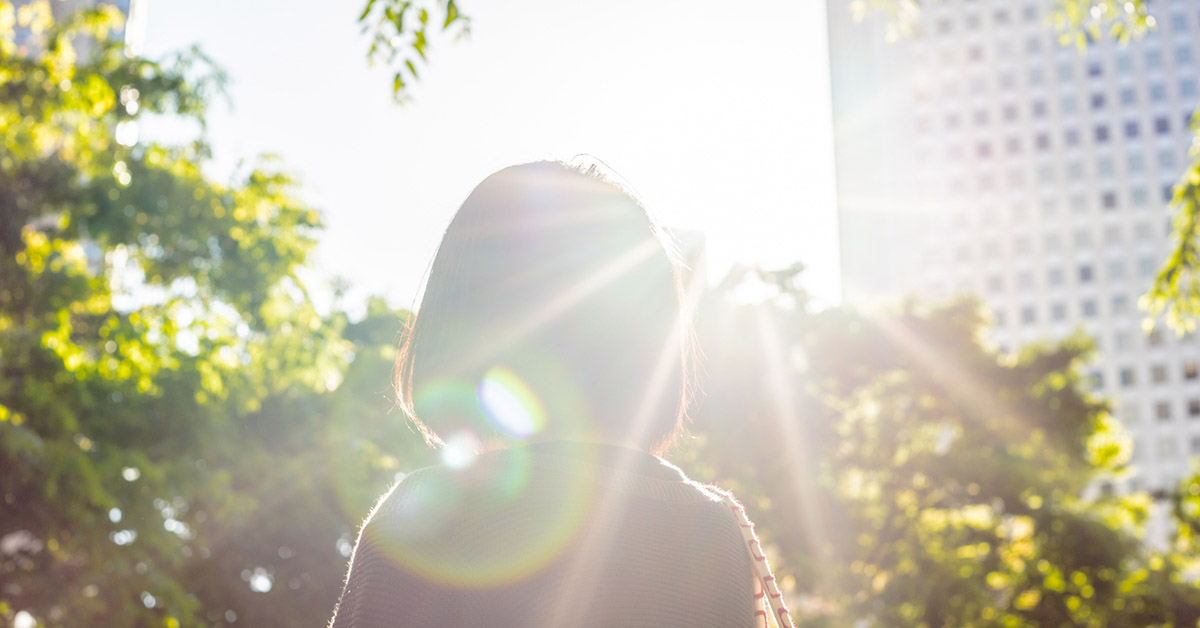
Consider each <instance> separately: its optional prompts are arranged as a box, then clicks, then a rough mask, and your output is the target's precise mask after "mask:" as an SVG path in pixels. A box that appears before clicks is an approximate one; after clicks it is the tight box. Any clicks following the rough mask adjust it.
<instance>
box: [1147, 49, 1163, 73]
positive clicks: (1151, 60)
mask: <svg viewBox="0 0 1200 628" xmlns="http://www.w3.org/2000/svg"><path fill="white" fill-rule="evenodd" d="M1162 64H1163V58H1162V51H1161V50H1147V51H1146V69H1148V70H1155V69H1158V68H1161V67H1162Z"/></svg>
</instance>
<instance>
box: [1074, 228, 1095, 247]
mask: <svg viewBox="0 0 1200 628" xmlns="http://www.w3.org/2000/svg"><path fill="white" fill-rule="evenodd" d="M1091 246H1092V234H1090V233H1088V232H1087V231H1082V230H1080V231H1076V232H1075V248H1079V249H1086V248H1089V247H1091Z"/></svg>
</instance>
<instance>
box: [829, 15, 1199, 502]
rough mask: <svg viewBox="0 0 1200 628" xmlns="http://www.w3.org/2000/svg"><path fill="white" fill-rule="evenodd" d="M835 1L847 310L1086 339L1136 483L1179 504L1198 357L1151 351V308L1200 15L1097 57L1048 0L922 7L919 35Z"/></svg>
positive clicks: (1191, 454)
mask: <svg viewBox="0 0 1200 628" xmlns="http://www.w3.org/2000/svg"><path fill="white" fill-rule="evenodd" d="M849 5H850V3H848V2H846V1H845V0H829V1H828V15H829V17H828V20H829V45H830V63H831V74H832V94H833V116H834V139H835V149H836V168H837V186H838V204H839V220H840V228H841V236H840V237H841V248H842V272H843V293H844V295H845V298H846V300H847V301H849V302H851V303H859V304H861V303H864V302H873V301H880V300H885V301H886V300H894V299H896V298H899V297H900V296H902V295H907V294H914V295H920V296H923V297H925V298H930V299H940V298H944V297H948V296H951V295H953V294H958V293H964V292H967V293H974V294H977V295H979V296H980V297H981V298H982V299H983V301H984V302H985V303H986V304H987V305H988V306H989V307H990V308H991V310H992V312H993V316H994V321H995V328H994V330H993V332H992V339H993V340H994V341H995V342H996V343H997V344H998V345H999V346H1000V347H1002V348H1006V349H1015V348H1016V347H1018V346H1020V345H1022V344H1025V343H1027V342H1030V341H1035V340H1042V339H1056V338H1061V337H1063V336H1065V335H1067V334H1069V333H1071V332H1072V331H1074V330H1076V329H1078V328H1081V327H1082V328H1083V329H1084V330H1086V331H1087V332H1088V333H1089V334H1090V335H1091V336H1093V337H1094V338H1095V340H1096V343H1097V346H1098V348H1099V357H1098V359H1097V361H1096V362H1095V363H1094V364H1093V365H1092V366H1091V369H1092V373H1091V374H1092V378H1093V381H1094V384H1095V385H1096V386H1097V387H1098V388H1099V389H1100V391H1102V392H1103V393H1104V394H1106V395H1108V396H1110V397H1112V398H1113V399H1114V400H1115V406H1114V407H1115V410H1116V414H1117V416H1118V418H1120V419H1121V420H1122V421H1123V422H1124V423H1125V425H1126V426H1127V427H1128V428H1129V430H1130V432H1131V434H1132V436H1133V439H1134V445H1135V451H1134V454H1133V455H1134V464H1135V466H1136V467H1137V472H1136V473H1135V474H1134V475H1132V476H1130V477H1128V478H1123V479H1121V480H1120V481H1117V482H1115V483H1113V484H1105V485H1101V486H1100V489H1101V490H1104V489H1108V488H1112V489H1115V490H1117V491H1122V492H1123V491H1128V490H1139V489H1151V490H1153V489H1159V488H1164V487H1168V486H1173V485H1174V484H1175V482H1176V481H1177V480H1178V479H1179V478H1180V477H1182V476H1183V475H1184V474H1185V473H1187V472H1188V470H1189V458H1195V457H1197V456H1200V341H1197V340H1194V339H1191V338H1183V339H1177V338H1176V337H1175V336H1174V334H1173V333H1171V332H1169V331H1166V330H1162V329H1161V326H1160V329H1158V330H1156V331H1154V332H1152V333H1149V334H1147V333H1144V332H1143V331H1142V327H1141V323H1142V319H1143V317H1144V314H1143V313H1142V312H1140V311H1139V310H1138V306H1137V303H1138V299H1139V297H1140V296H1141V295H1142V294H1143V293H1145V291H1146V290H1147V288H1148V287H1149V286H1150V284H1151V282H1152V280H1153V278H1154V276H1155V274H1156V272H1157V270H1158V268H1159V266H1160V265H1161V263H1162V262H1163V261H1164V260H1165V258H1166V253H1167V251H1168V250H1169V248H1170V241H1169V237H1168V236H1169V233H1170V219H1171V217H1172V213H1171V211H1170V209H1169V208H1168V207H1167V201H1168V200H1169V198H1170V195H1171V188H1172V185H1173V184H1174V183H1175V181H1176V180H1177V179H1178V178H1179V176H1180V174H1181V173H1182V172H1183V171H1184V169H1185V167H1186V166H1187V164H1188V159H1189V158H1188V155H1187V153H1188V148H1189V146H1190V145H1191V142H1192V133H1191V131H1190V130H1189V124H1190V119H1191V116H1192V112H1193V110H1194V109H1195V107H1196V105H1197V102H1198V101H1200V90H1198V88H1197V84H1198V82H1200V0H1156V1H1155V2H1153V4H1152V5H1151V11H1152V13H1153V14H1154V15H1155V17H1156V21H1157V28H1156V29H1155V30H1154V31H1153V32H1152V33H1150V34H1149V35H1147V36H1145V37H1144V38H1142V39H1140V40H1137V41H1134V42H1131V43H1130V44H1129V45H1126V46H1122V45H1119V44H1117V43H1115V42H1099V43H1093V44H1092V45H1090V46H1088V47H1087V49H1086V52H1081V51H1080V50H1079V49H1077V48H1075V47H1063V46H1060V45H1059V44H1058V36H1057V34H1056V33H1055V32H1054V31H1053V30H1052V29H1051V28H1050V27H1049V26H1048V25H1047V24H1046V13H1045V12H1046V11H1047V10H1048V9H1049V8H1051V7H1052V6H1053V3H1050V2H1046V1H1045V0H1022V1H1019V2H1014V1H1013V0H941V1H940V2H928V3H924V2H923V3H921V15H920V18H919V20H918V22H917V25H916V28H915V31H914V33H913V34H912V35H911V36H908V37H904V38H901V39H899V40H897V41H895V42H893V43H889V42H888V41H887V39H888V38H887V32H886V31H887V26H888V25H887V23H886V20H887V18H886V16H884V15H872V16H868V18H867V19H866V20H864V21H863V22H861V23H859V22H855V21H854V20H853V19H852V16H851V14H850V10H849V8H848V7H849Z"/></svg>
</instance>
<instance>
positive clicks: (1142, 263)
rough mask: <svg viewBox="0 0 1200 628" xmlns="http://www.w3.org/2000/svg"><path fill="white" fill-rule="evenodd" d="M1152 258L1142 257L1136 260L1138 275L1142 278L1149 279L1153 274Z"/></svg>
mask: <svg viewBox="0 0 1200 628" xmlns="http://www.w3.org/2000/svg"><path fill="white" fill-rule="evenodd" d="M1154 270H1155V265H1154V258H1151V257H1143V258H1141V259H1139V260H1138V275H1139V276H1140V277H1141V278H1142V279H1150V278H1151V277H1153V276H1154Z"/></svg>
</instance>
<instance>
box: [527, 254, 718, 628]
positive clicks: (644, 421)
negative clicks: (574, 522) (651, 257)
mask: <svg viewBox="0 0 1200 628" xmlns="http://www.w3.org/2000/svg"><path fill="white" fill-rule="evenodd" d="M705 281H706V278H705V277H702V276H700V274H699V273H693V274H692V276H691V279H690V281H689V283H688V285H687V287H686V289H685V291H684V295H683V300H682V302H681V303H680V315H679V317H678V318H677V319H676V322H675V326H674V328H673V329H672V331H671V333H670V334H669V336H668V338H667V339H666V342H665V343H664V344H663V347H662V349H661V350H660V351H659V355H658V358H657V359H656V361H655V366H654V371H653V373H652V375H651V377H650V380H649V381H648V382H647V383H646V386H645V387H644V389H643V391H642V399H641V401H640V402H639V404H638V409H637V411H636V420H635V421H634V422H633V426H634V431H633V434H631V435H630V439H629V440H630V441H631V442H633V443H638V442H642V441H643V440H645V438H646V436H647V435H648V433H649V429H650V427H649V426H650V424H651V422H652V421H653V419H654V416H653V413H654V412H655V411H656V409H657V408H659V407H660V402H661V401H662V396H663V395H664V394H667V391H666V390H665V387H666V384H667V381H668V379H669V378H670V374H671V371H672V370H673V368H674V367H675V365H676V364H678V363H679V360H680V359H681V355H680V351H681V349H682V347H683V342H684V341H685V330H686V329H688V328H689V327H690V324H689V323H690V321H692V320H693V318H694V315H695V312H696V307H697V306H698V305H699V303H700V297H701V296H702V295H703V291H704V286H705ZM672 392H674V391H672ZM660 453H661V452H660ZM630 462H631V459H630V458H629V457H624V458H622V459H621V460H619V461H618V464H617V466H616V468H615V469H614V470H613V471H612V473H614V474H617V475H620V474H624V473H627V472H628V468H629V464H630ZM623 505H624V502H623V500H620V499H617V496H616V493H615V487H614V486H608V487H606V489H604V490H602V492H601V493H600V494H599V495H597V498H596V506H595V512H594V515H593V521H594V522H595V526H594V527H593V528H591V531H590V533H589V534H588V535H587V536H586V537H584V538H581V539H580V540H579V546H578V547H579V548H580V550H579V552H578V553H577V554H576V555H575V558H574V560H573V562H572V564H571V566H570V567H569V568H568V570H567V575H566V577H565V579H566V581H567V585H566V586H565V587H564V588H563V590H564V591H580V592H585V591H590V590H592V589H593V586H592V579H593V578H595V577H596V575H597V574H596V573H595V572H594V570H593V569H592V568H591V566H592V565H595V564H597V562H598V561H599V559H600V558H602V557H601V556H599V553H600V552H602V551H603V548H605V547H607V546H608V545H609V544H610V543H612V542H613V534H614V533H615V530H616V529H617V528H618V527H619V526H617V525H615V522H617V521H620V520H622V519H623V518H624V517H625V513H624V512H623V511H622V506H623ZM572 597H573V596H570V595H567V596H564V597H563V598H562V599H561V600H560V601H559V603H558V604H556V605H555V608H554V612H553V614H552V615H551V617H552V618H553V620H552V621H551V622H550V624H551V625H555V626H569V625H578V624H580V623H582V622H581V621H579V620H580V618H579V617H577V616H575V615H574V614H573V613H577V612H579V610H580V608H579V607H578V606H577V605H576V604H575V603H574V600H573V599H572Z"/></svg>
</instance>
